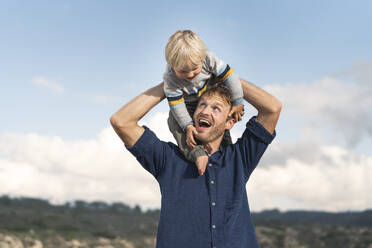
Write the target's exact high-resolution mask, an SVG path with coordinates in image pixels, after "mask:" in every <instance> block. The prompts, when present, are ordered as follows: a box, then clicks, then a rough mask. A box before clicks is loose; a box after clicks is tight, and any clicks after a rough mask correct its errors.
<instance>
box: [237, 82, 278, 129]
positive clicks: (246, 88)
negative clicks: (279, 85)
mask: <svg viewBox="0 0 372 248" xmlns="http://www.w3.org/2000/svg"><path fill="white" fill-rule="evenodd" d="M240 81H241V83H242V88H243V94H244V99H245V100H246V101H247V102H249V103H250V104H251V105H253V107H255V108H256V109H257V110H258V115H257V118H256V121H257V122H259V123H260V124H261V125H262V126H263V127H264V128H265V129H266V130H267V131H269V132H270V133H271V134H273V133H274V130H275V126H276V123H277V122H278V119H279V115H280V111H281V109H282V103H281V102H280V101H279V100H278V99H276V98H275V97H274V96H272V95H270V94H269V93H267V92H266V91H264V90H262V89H260V88H258V87H257V86H255V85H253V84H252V83H250V82H247V81H245V80H243V79H240Z"/></svg>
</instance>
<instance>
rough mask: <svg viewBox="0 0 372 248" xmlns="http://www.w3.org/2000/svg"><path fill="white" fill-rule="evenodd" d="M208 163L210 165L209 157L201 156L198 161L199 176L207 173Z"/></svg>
mask: <svg viewBox="0 0 372 248" xmlns="http://www.w3.org/2000/svg"><path fill="white" fill-rule="evenodd" d="M207 163H208V156H207V155H204V156H199V157H198V158H197V159H196V162H195V164H196V167H197V168H198V172H199V175H200V176H202V175H203V174H204V172H205V169H206V168H207Z"/></svg>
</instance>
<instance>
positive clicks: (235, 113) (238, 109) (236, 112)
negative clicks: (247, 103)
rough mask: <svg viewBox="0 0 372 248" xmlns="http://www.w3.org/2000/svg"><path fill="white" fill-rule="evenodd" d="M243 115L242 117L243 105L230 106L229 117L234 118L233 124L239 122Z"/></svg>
mask: <svg viewBox="0 0 372 248" xmlns="http://www.w3.org/2000/svg"><path fill="white" fill-rule="evenodd" d="M243 115H244V105H243V104H239V105H236V106H232V108H231V111H230V113H229V116H230V117H232V118H234V121H235V123H236V122H238V121H240V120H241V119H242V116H243Z"/></svg>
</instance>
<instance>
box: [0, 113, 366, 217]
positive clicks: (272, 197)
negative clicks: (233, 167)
mask: <svg viewBox="0 0 372 248" xmlns="http://www.w3.org/2000/svg"><path fill="white" fill-rule="evenodd" d="M167 117H168V113H161V112H158V113H155V114H153V115H152V116H150V117H148V118H146V119H145V121H143V122H141V124H145V125H148V126H149V127H150V128H151V129H152V130H154V132H155V133H156V134H157V136H158V137H159V138H160V139H162V140H165V141H169V140H173V138H172V135H171V133H170V132H169V130H168V128H167V124H166V118H167ZM241 131H242V130H240V129H239V130H238V129H236V130H235V131H234V133H235V135H238V133H241ZM371 177H372V157H368V156H365V155H358V154H355V153H354V152H353V151H350V150H347V149H344V148H341V147H338V146H322V145H319V144H318V143H312V144H308V143H307V140H299V141H298V143H295V144H283V143H282V142H278V141H275V142H274V143H273V144H272V145H271V146H270V147H269V149H268V151H267V152H266V153H265V155H264V157H263V158H262V161H261V162H260V165H259V167H258V168H257V169H256V171H255V172H254V173H253V175H252V177H251V179H250V181H249V182H248V184H247V188H248V196H249V199H250V204H251V207H252V209H253V210H262V209H268V208H281V209H299V208H301V209H323V210H332V211H333V210H346V209H365V208H368V207H370V206H371V205H372V199H371V196H370V194H369V193H368V192H371V190H372V185H371V183H369V181H368V180H367V179H368V178H371ZM0 181H1V182H2V187H1V188H0V194H9V195H22V196H31V197H42V198H46V199H49V200H51V201H52V202H54V203H62V202H65V201H71V200H76V199H83V200H87V201H93V200H104V201H107V202H114V201H122V202H125V203H128V204H130V205H132V206H133V205H135V204H140V205H141V206H143V207H145V208H154V207H160V197H161V195H160V191H159V186H158V184H157V182H156V180H155V179H154V178H153V177H152V176H151V175H150V174H149V173H148V172H147V171H145V170H144V169H143V168H141V166H140V165H139V163H138V162H137V161H136V160H135V158H134V157H133V156H132V155H131V154H130V153H129V152H128V151H127V150H126V149H125V148H124V145H123V143H122V142H121V141H120V139H119V138H118V137H117V135H116V134H115V133H114V131H113V130H112V128H111V127H108V128H105V129H104V130H102V132H100V133H99V134H98V136H97V137H95V138H94V139H90V140H75V141H71V140H65V139H63V138H62V137H48V136H41V135H38V134H35V133H34V134H4V135H2V136H0ZM133 189H135V190H133Z"/></svg>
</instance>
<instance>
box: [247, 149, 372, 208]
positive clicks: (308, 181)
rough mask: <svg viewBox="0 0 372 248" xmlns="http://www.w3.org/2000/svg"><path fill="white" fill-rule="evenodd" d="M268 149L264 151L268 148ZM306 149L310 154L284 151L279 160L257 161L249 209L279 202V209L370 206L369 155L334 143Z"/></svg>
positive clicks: (371, 169) (371, 168)
mask: <svg viewBox="0 0 372 248" xmlns="http://www.w3.org/2000/svg"><path fill="white" fill-rule="evenodd" d="M291 148H292V149H293V147H291ZM269 150H270V151H268V152H267V154H270V153H271V152H272V150H271V149H269ZM286 150H287V149H285V148H284V149H282V152H286ZM307 153H308V154H306V156H308V155H309V154H312V155H314V158H311V159H303V158H302V157H301V156H291V154H288V157H287V158H285V159H283V158H282V159H280V160H279V161H276V160H274V159H269V160H270V163H271V166H266V167H261V165H262V164H261V165H260V167H259V168H257V169H256V171H255V172H254V174H253V176H252V179H251V181H250V182H249V183H248V195H250V199H251V200H252V202H253V207H252V208H253V209H262V208H267V207H268V206H280V208H281V209H283V210H287V209H308V210H327V211H340V210H356V209H358V210H362V209H366V208H370V207H371V206H372V197H371V194H370V192H371V190H372V183H371V181H370V180H369V178H371V177H372V157H371V156H365V155H357V154H354V153H352V152H351V151H350V150H346V149H343V148H340V147H338V146H321V147H319V148H318V149H315V151H314V150H310V149H309V150H308V151H307ZM284 154H286V153H284ZM283 156H285V155H283ZM274 157H275V156H274ZM272 158H273V157H272Z"/></svg>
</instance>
